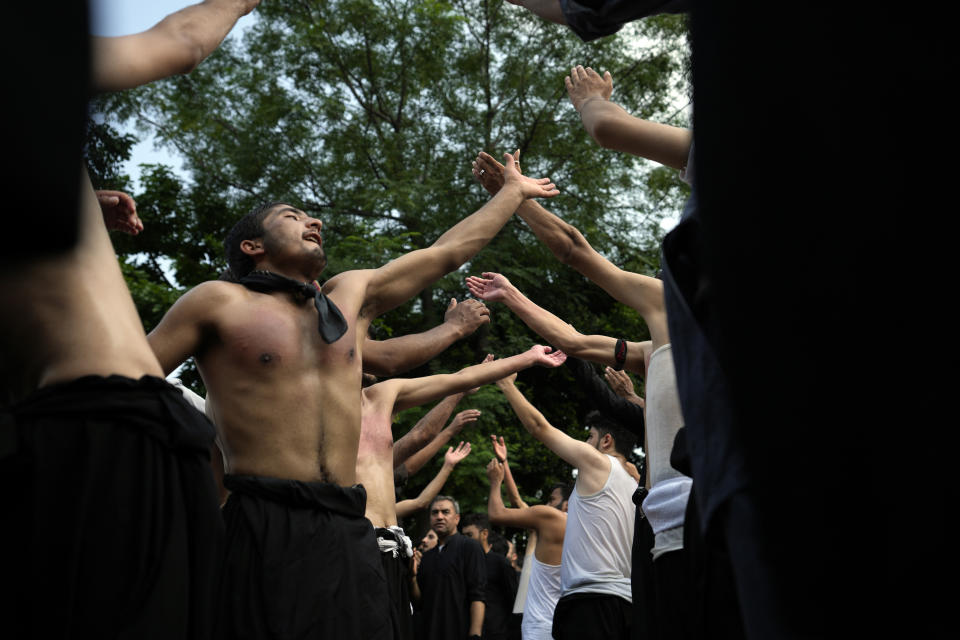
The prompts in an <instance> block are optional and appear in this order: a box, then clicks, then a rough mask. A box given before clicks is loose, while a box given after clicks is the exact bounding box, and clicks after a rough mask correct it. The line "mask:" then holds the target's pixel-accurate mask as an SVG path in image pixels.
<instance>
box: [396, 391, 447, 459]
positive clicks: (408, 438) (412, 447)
mask: <svg viewBox="0 0 960 640" xmlns="http://www.w3.org/2000/svg"><path fill="white" fill-rule="evenodd" d="M463 396H464V394H462V393H455V394H452V395H449V396H447V397H446V398H444V399H443V400H441V401H440V402H438V403H437V404H436V406H434V407H433V408H432V409H430V411H428V412H427V414H426V415H425V416H423V417H422V418H420V420H419V421H418V422H417V424H415V425H413V428H412V429H410V431H409V432H407V433H406V434H405V435H404V436H403V437H402V438H400V439H399V440H397V442H396V443H394V445H393V466H394V467H397V466H400V465H401V464H406V467H407V471H408V472H409V474H410V475H413V474H414V473H416V472H417V471H419V470H420V468H421V467H423V465H424V464H426V462H427V460H429V459H430V458H432V457H433V454H435V453H436V452H437V451H438V450H439V449H440V447H441V446H443V444H445V443H446V441H447V440H449V439H450V436H451V435H452V433H451V434H450V435H448V436H447V438H446V439H445V440H443V441H442V442H440V443H439V444H436V445H435V442H434V441H435V440H436V438H437V437H438V434H439V433H440V432H441V429H443V425H444V424H446V422H447V420H448V419H449V418H450V414H451V413H453V410H454V409H455V408H456V407H457V403H459V402H460V400H461V399H462V398H463Z"/></svg>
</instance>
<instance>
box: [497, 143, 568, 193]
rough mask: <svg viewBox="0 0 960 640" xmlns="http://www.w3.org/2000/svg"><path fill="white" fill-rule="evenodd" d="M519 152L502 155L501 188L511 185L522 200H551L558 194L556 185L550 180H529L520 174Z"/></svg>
mask: <svg viewBox="0 0 960 640" xmlns="http://www.w3.org/2000/svg"><path fill="white" fill-rule="evenodd" d="M519 157H520V150H519V149H517V150H516V152H515V153H514V154H509V153H505V154H503V158H504V161H505V162H504V165H503V186H507V185H512V186H515V187H517V188H518V189H519V190H520V193H521V194H523V197H524V198H552V197H553V196H555V195H557V194H558V193H560V191H559V190H558V189H557V185H555V184H553V183H552V182H550V178H530V177H528V176H525V175H523V174H521V173H520V165H519V164H518V162H517V160H518V159H519Z"/></svg>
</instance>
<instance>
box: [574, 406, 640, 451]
mask: <svg viewBox="0 0 960 640" xmlns="http://www.w3.org/2000/svg"><path fill="white" fill-rule="evenodd" d="M585 422H586V423H587V426H588V427H593V428H594V429H596V430H597V434H598V435H599V436H600V437H601V438H602V437H603V436H605V435H607V434H610V437H612V438H613V448H614V449H615V450H616V452H617V453H619V454H620V455H622V456H624V457H626V458H629V457H630V455H631V454H633V449H634V447H636V446H637V436H636V435H634V434H633V433H632V432H631V431H628V430H627V429H626V428H624V427H623V425H621V424H620V423H619V422H615V421H613V420H611V419H610V418H608V417H606V416H605V415H603V414H602V413H600V412H599V411H591V412H590V413H588V414H587V417H586V419H585Z"/></svg>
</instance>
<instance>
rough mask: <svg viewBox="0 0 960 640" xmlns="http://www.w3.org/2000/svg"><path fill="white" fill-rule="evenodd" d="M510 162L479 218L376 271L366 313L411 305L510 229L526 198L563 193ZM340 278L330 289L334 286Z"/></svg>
mask: <svg viewBox="0 0 960 640" xmlns="http://www.w3.org/2000/svg"><path fill="white" fill-rule="evenodd" d="M505 157H507V158H508V160H507V164H506V166H505V167H504V170H503V176H504V185H503V188H502V189H501V190H500V191H499V192H498V193H497V194H496V195H495V196H494V197H493V198H491V199H490V200H489V201H488V202H487V203H486V204H485V205H483V207H481V208H480V209H479V210H477V211H476V212H475V213H473V214H471V215H470V216H468V217H466V218H464V219H463V220H461V221H460V222H458V223H457V224H456V225H454V226H453V227H451V228H450V229H449V230H448V231H446V232H445V233H444V234H443V235H441V236H440V237H439V238H437V240H436V242H434V243H433V244H432V245H431V246H429V247H427V248H426V249H419V250H417V251H412V252H410V253H408V254H406V255H403V256H400V257H399V258H397V259H396V260H393V261H392V262H389V263H387V264H385V265H384V266H382V267H380V268H379V269H377V270H375V271H374V273H373V274H372V276H371V278H370V280H369V281H368V283H367V285H366V293H365V295H364V303H363V313H364V315H366V316H367V317H370V318H372V317H376V316H378V315H380V314H382V313H384V312H386V311H389V310H390V309H393V308H394V307H396V306H398V305H400V304H402V303H404V302H406V301H407V300H409V299H410V298H412V297H413V296H414V295H416V294H417V293H419V292H420V291H422V290H423V289H424V288H425V287H426V286H428V285H429V284H430V283H432V282H435V281H436V280H438V279H439V278H440V277H442V276H443V275H445V274H447V273H450V272H451V271H453V270H455V269H457V268H459V267H460V266H461V265H462V264H463V263H464V262H466V261H467V260H469V259H470V258H472V257H473V256H475V255H476V254H477V252H478V251H480V249H482V248H483V247H484V246H486V244H487V243H488V242H490V240H491V239H492V238H493V236H495V235H496V234H497V233H498V232H499V231H500V229H501V228H502V227H503V225H504V224H506V222H507V220H509V219H510V216H512V215H513V212H514V211H516V210H517V207H518V206H520V203H521V202H523V201H524V200H525V199H527V198H549V197H552V196H554V195H556V194H557V193H559V192H558V191H557V189H556V187H555V186H554V185H553V183H551V182H550V179H549V178H541V179H539V180H535V179H532V178H528V177H526V176H522V175H520V172H519V171H517V170H516V168H515V166H514V163H513V156H510V154H505ZM338 277H339V276H335V277H333V278H331V279H330V280H328V281H327V285H325V287H324V288H325V289H326V288H327V287H328V286H329V287H330V288H332V287H333V286H335V284H336V281H337V278H338Z"/></svg>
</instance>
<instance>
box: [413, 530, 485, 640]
mask: <svg viewBox="0 0 960 640" xmlns="http://www.w3.org/2000/svg"><path fill="white" fill-rule="evenodd" d="M417 583H418V584H419V586H420V594H421V597H420V609H421V614H422V615H421V619H422V622H423V628H422V629H423V638H422V640H461V639H465V638H466V637H467V632H468V631H469V630H470V603H471V602H478V601H481V602H482V601H483V600H484V593H485V587H486V583H487V569H486V561H485V560H484V554H483V548H482V547H481V546H480V543H479V542H477V541H476V540H473V539H471V538H468V537H466V536H463V535H460V534H458V533H455V534H453V535H452V536H450V537H449V538H447V542H446V544H444V546H443V549H442V550H441V548H440V546H439V545H437V546H436V547H434V548H433V549H430V551H427V552H426V553H425V554H423V559H422V560H421V561H420V569H419V571H418V572H417Z"/></svg>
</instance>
